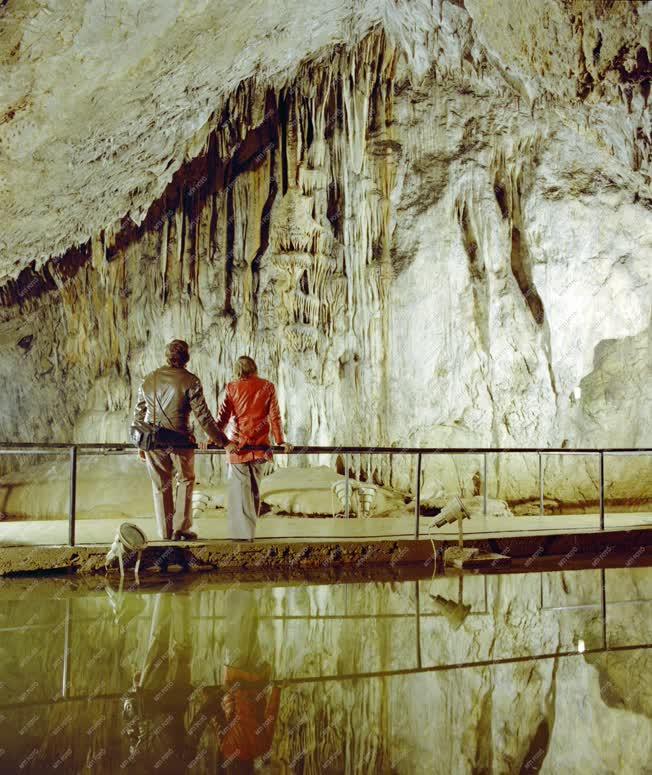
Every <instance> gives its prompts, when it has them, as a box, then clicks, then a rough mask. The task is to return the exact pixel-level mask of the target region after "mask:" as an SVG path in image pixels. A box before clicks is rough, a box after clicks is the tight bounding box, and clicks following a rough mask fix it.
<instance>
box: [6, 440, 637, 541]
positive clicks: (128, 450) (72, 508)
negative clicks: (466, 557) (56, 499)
mask: <svg viewBox="0 0 652 775" xmlns="http://www.w3.org/2000/svg"><path fill="white" fill-rule="evenodd" d="M164 449H169V450H172V449H194V450H196V452H197V454H200V455H202V454H204V455H216V454H217V455H223V454H226V450H225V449H224V448H223V447H220V446H217V445H212V444H211V445H209V447H208V449H206V450H203V449H199V448H198V447H197V445H195V444H187V445H176V446H172V445H169V446H167V447H164ZM138 451H139V450H138V449H136V448H135V447H134V446H133V444H128V443H124V442H118V443H106V442H103V443H100V442H95V443H79V444H75V443H73V444H65V443H47V442H46V443H38V442H8V441H4V442H0V455H3V454H9V455H16V454H57V453H61V454H63V453H65V452H67V453H68V455H69V459H70V499H69V508H68V543H69V545H70V546H75V540H76V539H75V527H76V489H77V462H78V458H79V456H80V455H94V454H95V455H97V454H103V455H106V454H135V453H136V452H138ZM239 451H240V452H254V451H256V452H273V453H276V454H281V455H310V454H312V455H321V454H343V455H344V465H345V481H346V485H345V493H344V499H345V503H344V510H345V516H346V517H348V516H349V508H350V501H349V488H350V485H349V455H351V454H358V455H416V456H417V472H416V488H415V489H416V497H415V504H414V538H415V539H416V540H418V539H419V518H420V516H421V470H422V459H423V455H481V456H482V458H483V479H484V481H483V513H484V515H485V516H486V515H487V500H488V492H487V455H496V454H536V455H538V459H539V504H540V506H539V508H540V515H541V516H543V514H544V485H543V465H542V456H543V455H553V454H554V455H597V456H598V457H599V504H600V529H601V530H604V529H605V511H604V458H605V455H650V454H652V448H649V447H640V448H632V447H629V448H627V447H612V448H609V447H600V448H598V447H587V448H580V449H568V448H566V447H361V446H350V445H341V446H307V445H306V446H300V445H297V446H294V447H292V448H291V449H286V448H285V447H284V446H279V445H269V446H265V445H246V446H243V447H240V449H239Z"/></svg>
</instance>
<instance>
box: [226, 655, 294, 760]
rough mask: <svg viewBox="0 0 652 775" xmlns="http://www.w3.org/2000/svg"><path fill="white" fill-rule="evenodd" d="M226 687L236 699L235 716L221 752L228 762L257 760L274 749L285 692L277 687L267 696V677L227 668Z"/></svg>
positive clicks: (228, 725)
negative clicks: (277, 724) (280, 706)
mask: <svg viewBox="0 0 652 775" xmlns="http://www.w3.org/2000/svg"><path fill="white" fill-rule="evenodd" d="M224 678H225V681H224V684H225V687H226V688H227V690H228V691H229V692H230V693H231V695H232V696H233V699H234V703H233V705H234V717H233V719H231V720H230V721H229V723H227V725H226V730H227V731H226V734H225V735H224V737H223V738H222V742H221V745H220V747H221V749H222V753H223V755H224V757H225V758H226V759H240V760H241V761H253V760H254V759H257V758H258V757H259V756H263V755H264V754H266V753H267V752H268V751H269V749H270V748H271V747H272V740H273V739H274V728H275V727H276V717H277V716H278V708H279V703H280V698H281V690H280V689H279V688H278V686H273V687H272V690H271V692H270V693H269V697H267V692H266V686H267V683H266V681H265V679H264V677H263V676H260V675H255V674H253V673H249V672H247V671H245V670H241V669H239V668H237V667H231V666H228V667H225V669H224Z"/></svg>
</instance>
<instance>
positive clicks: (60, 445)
mask: <svg viewBox="0 0 652 775" xmlns="http://www.w3.org/2000/svg"><path fill="white" fill-rule="evenodd" d="M169 446H170V448H173V447H172V445H169ZM71 447H76V448H77V450H78V451H83V450H93V449H99V450H106V451H122V452H138V450H137V449H136V448H135V447H134V446H133V444H129V443H126V442H115V443H112V442H93V443H88V442H80V443H71V442H67V443H66V442H44V443H38V442H14V441H0V451H4V450H14V449H15V450H23V449H24V450H30V451H31V450H34V449H42V450H56V449H60V450H69V449H70V448H71ZM174 449H195V450H196V451H197V452H199V453H201V452H203V451H204V450H200V449H198V448H197V445H196V444H187V445H185V444H184V445H181V444H178V445H175V446H174ZM242 451H244V452H249V451H257V452H262V451H269V452H277V453H279V454H281V453H282V454H284V455H305V454H319V453H339V452H346V453H350V454H365V455H417V454H422V455H471V454H477V455H481V454H484V453H487V454H497V453H504V454H507V453H510V452H521V453H532V452H540V453H542V454H551V453H559V454H564V455H578V454H581V455H586V454H598V453H600V452H602V453H604V454H607V455H614V454H624V453H631V454H634V455H641V454H652V447H578V448H576V449H569V448H568V447H361V446H353V445H346V444H341V445H339V446H322V447H319V446H309V445H303V446H300V445H294V446H293V448H292V450H290V451H289V452H286V451H285V447H282V446H279V445H271V444H270V445H268V446H266V445H252V446H244V447H242ZM207 452H211V453H213V454H215V453H224V454H226V450H225V449H223V448H222V447H219V446H217V445H212V444H211V445H209V448H208V450H207Z"/></svg>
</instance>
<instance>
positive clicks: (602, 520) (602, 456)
mask: <svg viewBox="0 0 652 775" xmlns="http://www.w3.org/2000/svg"><path fill="white" fill-rule="evenodd" d="M599 479H600V530H604V452H603V451H602V450H600V475H599Z"/></svg>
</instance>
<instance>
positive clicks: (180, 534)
mask: <svg viewBox="0 0 652 775" xmlns="http://www.w3.org/2000/svg"><path fill="white" fill-rule="evenodd" d="M172 540H173V541H196V540H197V533H193V531H192V530H175V531H174V533H173V534H172Z"/></svg>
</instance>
